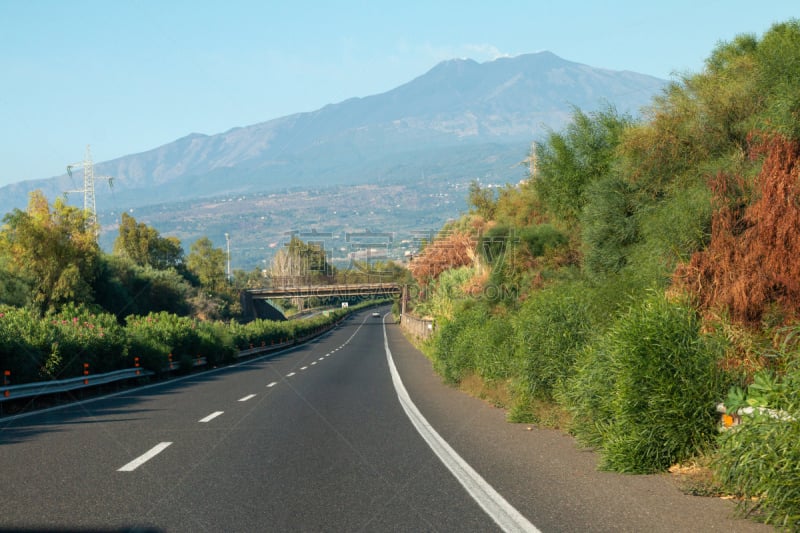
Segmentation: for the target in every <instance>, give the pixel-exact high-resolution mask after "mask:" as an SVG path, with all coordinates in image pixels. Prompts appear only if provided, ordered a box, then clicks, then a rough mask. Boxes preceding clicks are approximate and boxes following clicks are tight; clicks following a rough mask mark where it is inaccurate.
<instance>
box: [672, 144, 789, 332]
mask: <svg viewBox="0 0 800 533" xmlns="http://www.w3.org/2000/svg"><path fill="white" fill-rule="evenodd" d="M750 155H751V157H753V158H755V157H761V156H763V157H764V161H763V164H762V167H761V172H760V174H759V175H758V177H757V178H756V180H755V184H754V185H755V191H754V194H753V195H752V197H753V198H754V200H753V201H752V202H748V197H750V196H751V194H750V193H749V191H748V190H747V189H748V187H747V184H746V182H745V180H744V179H742V178H741V177H739V176H728V175H725V174H718V175H717V176H715V177H714V179H712V180H711V182H710V186H711V189H712V192H713V193H714V199H715V201H716V202H717V203H718V209H717V210H716V212H715V213H714V215H713V218H712V226H711V242H710V244H709V246H708V247H707V248H706V249H705V250H703V251H701V252H697V253H695V254H694V255H693V256H692V258H691V260H690V262H689V263H688V264H686V265H681V266H679V267H678V269H677V270H676V272H675V281H676V283H677V284H678V285H681V286H683V287H686V288H687V289H689V290H690V292H691V293H693V294H694V295H695V296H696V297H697V299H698V303H699V304H700V306H701V307H702V308H704V309H715V308H716V309H719V308H723V309H727V311H728V312H729V314H730V317H731V319H732V320H734V321H735V322H738V323H741V324H745V325H758V324H760V323H762V321H763V320H764V318H765V316H766V315H768V314H772V315H773V316H772V317H771V321H773V322H774V321H775V320H776V315H777V316H778V317H779V321H781V322H787V321H790V320H792V319H794V318H795V317H797V316H799V315H800V261H798V258H800V165H798V160H799V158H800V143H798V142H796V141H790V140H787V139H786V138H783V137H780V136H772V137H768V138H764V139H761V140H760V141H758V142H757V143H756V144H754V145H753V147H752V148H751V154H750Z"/></svg>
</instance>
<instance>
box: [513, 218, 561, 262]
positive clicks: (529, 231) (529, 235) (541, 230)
mask: <svg viewBox="0 0 800 533" xmlns="http://www.w3.org/2000/svg"><path fill="white" fill-rule="evenodd" d="M519 239H520V241H521V242H522V243H523V244H524V245H525V246H526V247H527V248H528V251H529V252H530V254H531V255H532V256H533V257H541V256H543V255H544V254H545V253H546V252H547V251H548V250H552V249H554V248H558V247H560V246H564V245H566V244H567V243H568V242H569V239H568V238H567V236H566V235H564V234H563V233H561V232H560V231H558V230H557V229H556V228H554V227H553V226H551V225H550V224H539V225H538V226H530V227H527V228H525V229H523V230H522V231H521V232H520V235H519Z"/></svg>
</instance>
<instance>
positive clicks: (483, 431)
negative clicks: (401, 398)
mask: <svg viewBox="0 0 800 533" xmlns="http://www.w3.org/2000/svg"><path fill="white" fill-rule="evenodd" d="M387 335H388V339H389V347H390V349H391V351H392V356H393V359H394V362H395V365H396V366H397V369H398V372H399V373H400V376H401V378H402V380H403V383H404V384H405V387H406V389H407V390H408V392H409V395H410V396H411V399H412V401H413V402H414V403H415V404H416V405H417V407H418V408H419V410H420V411H421V412H422V414H423V415H424V416H425V418H426V419H427V420H428V421H429V422H430V423H431V425H432V426H433V427H434V428H435V429H436V430H437V431H438V432H439V434H440V435H441V436H442V437H443V438H444V439H445V440H447V442H448V443H449V444H450V445H451V446H452V447H453V448H454V449H455V450H456V451H457V452H458V453H459V455H461V456H462V457H463V458H464V459H465V460H466V461H467V462H468V463H469V464H470V465H471V466H472V467H473V468H475V470H477V471H478V472H479V473H480V474H481V476H483V477H484V479H486V481H488V482H489V483H490V484H491V485H492V486H493V487H494V488H495V489H496V490H497V491H498V492H500V493H501V494H502V495H503V496H504V497H505V498H506V499H507V500H508V501H509V503H511V504H512V505H513V506H514V507H516V508H517V509H518V510H519V511H520V512H522V513H523V514H524V515H525V516H526V517H527V518H528V519H529V520H530V521H531V522H532V523H533V524H534V525H536V527H537V528H539V529H540V530H542V531H554V530H571V531H578V530H584V531H585V530H592V531H634V530H639V531H641V530H645V529H646V530H649V531H651V532H656V531H665V532H667V531H670V532H675V531H687V532H688V531H692V532H694V531H771V530H772V528H769V527H767V526H764V525H761V524H757V523H754V522H752V521H748V520H742V519H737V518H735V515H734V513H735V506H734V505H733V503H732V502H730V501H725V500H721V499H719V498H711V497H697V496H689V495H686V494H682V493H681V492H680V491H679V490H678V489H677V487H676V485H675V483H674V482H673V481H672V480H671V479H670V478H669V476H668V475H650V476H632V475H622V474H615V473H610V472H600V471H598V470H597V461H598V458H597V454H596V453H594V452H592V451H589V450H585V449H581V448H579V447H578V445H577V443H576V442H575V440H574V439H573V438H572V437H571V436H569V435H566V434H564V433H563V432H561V431H558V430H550V429H539V428H535V427H534V428H531V426H530V425H527V424H513V423H509V422H507V421H506V417H505V411H504V410H502V409H499V408H496V407H493V406H491V405H490V404H488V403H487V402H485V401H482V400H479V399H477V398H473V397H470V396H468V395H467V394H465V393H463V392H461V391H459V390H457V389H455V388H453V387H448V386H446V385H444V384H443V383H442V380H441V378H440V377H439V376H438V375H437V374H436V373H435V372H434V371H433V368H432V365H431V363H430V361H429V360H428V359H427V358H426V357H425V356H424V355H423V354H422V353H421V352H420V351H419V350H417V349H416V348H415V347H414V346H413V345H412V344H411V343H409V342H408V340H407V339H406V338H405V337H404V336H403V334H402V331H401V330H400V327H399V325H396V324H387ZM529 428H530V429H529Z"/></svg>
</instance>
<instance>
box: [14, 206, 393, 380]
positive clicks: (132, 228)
mask: <svg viewBox="0 0 800 533" xmlns="http://www.w3.org/2000/svg"><path fill="white" fill-rule="evenodd" d="M279 256H280V257H279V258H276V264H275V265H274V266H273V271H272V272H271V274H273V275H275V273H276V270H277V269H279V266H278V264H279V263H281V262H283V263H289V264H291V265H292V268H293V270H292V271H291V272H285V271H284V272H283V273H282V275H283V276H286V277H283V278H281V279H282V281H284V282H285V281H288V282H290V283H294V284H311V283H322V282H331V281H333V280H334V279H335V278H336V277H337V276H342V275H343V274H342V273H338V272H337V271H336V269H335V268H333V267H332V266H331V265H329V264H327V263H326V262H325V255H324V253H323V252H321V251H320V250H318V249H315V248H314V247H313V246H312V245H309V244H306V243H303V242H302V241H300V240H299V239H296V238H295V239H293V240H292V241H291V243H290V246H287V247H286V250H285V251H282V253H281V254H279ZM379 275H380V276H382V277H383V278H386V279H387V280H388V279H389V278H391V277H392V276H399V275H405V270H404V269H402V268H398V267H395V266H393V265H383V266H381V267H380V270H378V271H376V270H375V265H371V266H370V268H367V266H366V265H365V266H362V268H361V269H359V270H358V271H355V272H351V273H349V275H348V276H347V279H348V280H349V281H350V282H359V281H362V278H365V279H370V278H372V279H375V278H378V277H380V276H379ZM271 281H272V279H270V280H267V279H266V278H265V277H264V275H263V273H262V272H261V271H259V270H254V271H253V272H250V273H247V272H243V271H238V270H236V271H234V272H232V275H231V278H230V279H228V276H227V273H226V257H225V253H224V252H223V250H222V249H220V248H215V247H214V246H213V243H212V242H211V241H210V240H209V239H208V238H200V239H198V240H197V241H196V242H194V243H193V244H192V245H191V248H190V252H189V254H188V255H186V254H185V252H184V250H183V247H182V245H181V243H180V241H179V240H178V239H175V238H174V237H162V236H161V235H160V234H159V232H158V231H157V230H155V229H154V228H152V227H149V226H147V225H146V224H144V223H141V222H138V221H136V220H135V219H134V218H133V217H131V216H129V215H128V214H123V215H122V217H121V221H120V227H119V235H118V237H117V239H116V242H115V244H114V250H113V253H112V254H106V253H104V252H103V251H102V250H100V248H99V246H98V244H97V240H96V228H94V227H92V226H91V225H90V224H89V223H88V218H87V215H86V213H84V212H83V211H82V210H81V209H78V208H76V207H73V206H69V205H67V204H65V203H64V202H63V201H62V200H61V199H57V200H56V201H55V202H54V203H53V204H50V203H49V202H48V200H47V199H46V198H45V197H44V196H43V195H42V194H41V193H40V192H38V191H35V192H33V193H32V194H31V196H30V202H29V204H28V207H27V209H25V210H21V209H16V210H14V211H13V212H12V213H9V214H7V215H6V216H5V217H4V219H3V224H2V227H0V372H4V373H5V372H10V376H6V379H7V380H9V381H10V382H11V383H12V384H22V383H27V382H34V381H43V380H54V379H64V378H69V377H75V376H80V375H82V374H83V372H84V370H86V369H87V368H88V371H89V372H90V373H92V374H96V373H103V372H109V371H112V370H118V369H122V368H132V367H133V366H134V364H135V363H136V362H138V363H139V364H140V365H141V366H142V367H143V368H146V369H148V370H152V371H154V372H157V373H158V372H162V371H164V370H165V369H167V368H169V363H170V362H175V363H179V365H180V368H181V369H182V371H187V370H188V369H191V368H192V362H193V361H194V360H195V359H197V358H199V357H204V358H206V360H207V362H208V364H211V365H216V364H223V363H227V362H231V361H233V360H234V355H235V354H236V353H237V351H239V350H245V349H248V348H251V347H254V346H269V345H271V344H275V343H281V342H286V341H291V340H296V339H300V338H303V337H305V336H308V335H310V334H312V333H315V332H318V331H320V330H322V329H323V328H325V327H326V326H328V325H330V324H332V323H334V322H336V321H338V320H339V319H341V317H342V316H344V315H345V314H346V313H347V312H348V311H353V310H355V309H358V308H359V306H358V305H351V307H349V308H348V309H347V310H343V309H341V307H340V306H339V305H338V304H339V301H334V300H328V301H326V300H322V299H319V298H317V299H314V300H313V301H311V302H310V305H311V306H327V307H331V306H334V305H335V306H337V307H339V308H338V309H333V310H328V311H327V312H325V313H321V314H317V315H315V316H312V317H308V318H303V319H301V320H288V321H269V320H250V318H251V317H243V316H242V314H241V304H240V299H239V292H240V291H241V290H243V289H246V288H253V287H258V286H261V285H262V284H264V283H269V282H271ZM281 303H282V304H283V306H284V309H285V310H286V311H287V312H288V313H291V312H296V311H297V310H298V308H303V307H304V306H308V305H309V302H307V301H303V302H300V301H296V302H290V301H286V302H281ZM349 303H351V304H357V303H358V299H350V302H349Z"/></svg>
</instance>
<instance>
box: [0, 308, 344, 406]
mask: <svg viewBox="0 0 800 533" xmlns="http://www.w3.org/2000/svg"><path fill="white" fill-rule="evenodd" d="M337 324H338V322H335V323H333V324H331V325H330V327H331V328H332V327H334V326H335V325H337ZM328 329H330V328H325V330H324V331H327V330H328ZM320 333H321V332H320ZM316 335H317V334H311V335H308V336H306V337H303V338H299V339H292V340H288V341H284V342H279V343H274V344H266V343H262V344H261V346H254V345H252V344H251V345H250V348H247V349H245V350H240V351H239V352H238V353H237V354H236V358H237V359H238V358H241V357H248V356H251V355H255V354H258V353H263V352H270V351H275V350H281V349H283V348H288V347H289V346H293V345H294V344H296V343H298V342H303V341H306V340H308V339H310V338H313V337H315V336H316ZM207 364H208V359H206V358H205V357H197V358H194V359H192V366H193V367H198V366H204V365H207ZM178 369H180V363H179V362H177V361H170V362H169V364H168V366H167V367H166V368H164V371H165V372H168V371H172V370H178ZM154 374H155V372H153V371H151V370H145V369H143V368H139V367H136V368H125V369H122V370H114V371H113V372H107V373H104V374H87V375H84V376H78V377H76V378H67V379H59V380H52V381H38V382H35V383H23V384H21V385H0V402H4V401H8V400H17V399H21V398H31V397H34V396H44V395H47V394H57V393H60V392H68V391H72V390H77V389H83V388H87V387H94V386H97V385H105V384H107V383H113V382H116V381H123V380H126V379H133V378H137V377H145V376H152V375H154Z"/></svg>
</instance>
